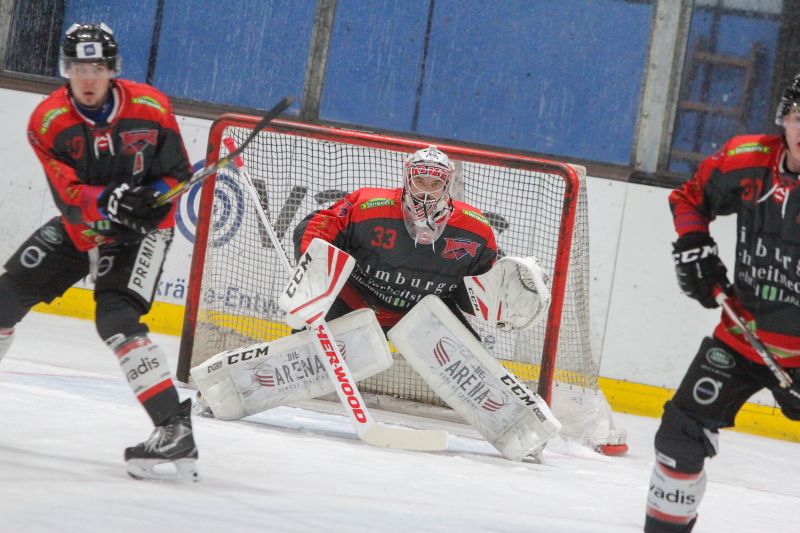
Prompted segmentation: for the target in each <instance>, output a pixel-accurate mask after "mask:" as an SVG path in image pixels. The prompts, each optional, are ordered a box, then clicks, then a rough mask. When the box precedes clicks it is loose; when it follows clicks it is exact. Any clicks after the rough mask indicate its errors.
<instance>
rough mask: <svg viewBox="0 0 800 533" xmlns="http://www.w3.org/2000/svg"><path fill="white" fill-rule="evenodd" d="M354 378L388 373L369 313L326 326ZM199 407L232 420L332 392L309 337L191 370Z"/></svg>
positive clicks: (235, 353)
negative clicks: (198, 394) (200, 405)
mask: <svg viewBox="0 0 800 533" xmlns="http://www.w3.org/2000/svg"><path fill="white" fill-rule="evenodd" d="M328 327H329V328H330V330H331V332H332V334H333V337H334V338H335V339H336V341H337V344H338V346H339V349H340V351H341V352H342V355H343V356H344V357H345V359H346V361H347V364H348V366H349V368H350V370H351V372H352V374H353V378H354V379H356V380H361V379H365V378H368V377H370V376H373V375H375V374H377V373H379V372H382V371H384V370H386V369H387V368H389V367H390V366H391V364H392V354H391V352H390V351H389V344H388V343H387V342H386V337H385V336H384V334H383V331H382V330H381V327H380V324H378V321H377V319H376V318H375V313H374V312H373V311H372V310H370V309H359V310H357V311H353V312H352V313H348V314H347V315H345V316H343V317H340V318H337V319H336V320H331V321H330V322H329V323H328ZM191 375H192V380H193V381H194V384H195V386H196V387H197V389H198V391H199V392H200V396H201V398H202V402H203V404H205V406H207V407H208V408H209V409H210V410H211V412H212V413H213V415H214V417H215V418H219V419H221V420H237V419H239V418H243V417H245V416H248V415H252V414H255V413H260V412H262V411H265V410H267V409H271V408H273V407H277V406H279V405H286V404H287V403H290V402H295V401H300V400H306V399H309V398H316V397H318V396H323V395H325V394H329V393H331V392H334V384H333V383H332V382H331V380H330V379H328V375H327V373H326V370H325V366H324V365H323V363H322V361H320V360H319V357H318V356H317V352H316V350H315V348H314V344H313V343H312V340H311V339H310V338H309V332H308V331H301V332H299V333H295V334H294V335H289V336H287V337H283V338H280V339H277V340H275V341H271V342H266V343H261V344H253V345H251V346H245V347H243V348H237V349H234V350H228V351H226V352H222V353H219V354H217V355H215V356H213V357H211V358H210V359H208V360H206V361H205V362H203V363H201V364H200V365H197V366H195V367H194V368H192V369H191Z"/></svg>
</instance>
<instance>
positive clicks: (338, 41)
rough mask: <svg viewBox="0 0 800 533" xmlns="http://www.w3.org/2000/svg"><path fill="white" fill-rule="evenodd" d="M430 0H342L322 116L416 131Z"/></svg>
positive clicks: (332, 46) (334, 33) (339, 1)
mask: <svg viewBox="0 0 800 533" xmlns="http://www.w3.org/2000/svg"><path fill="white" fill-rule="evenodd" d="M428 10H429V2H428V1H427V0H383V1H374V2H366V1H363V0H338V2H337V5H336V18H335V19H334V23H333V33H332V37H331V47H330V51H329V53H328V68H327V70H326V73H325V87H324V90H323V94H322V102H321V105H320V118H322V119H325V120H333V121H336V122H347V123H350V124H362V125H366V126H373V127H379V128H383V129H388V130H396V131H412V128H411V126H412V119H413V116H414V107H415V104H416V92H417V87H418V85H419V83H420V75H421V72H422V57H423V49H424V41H425V30H426V24H427V20H428Z"/></svg>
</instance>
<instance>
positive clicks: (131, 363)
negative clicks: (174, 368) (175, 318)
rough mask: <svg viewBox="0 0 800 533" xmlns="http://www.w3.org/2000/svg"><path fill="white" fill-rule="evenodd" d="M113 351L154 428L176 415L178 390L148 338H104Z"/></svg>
mask: <svg viewBox="0 0 800 533" xmlns="http://www.w3.org/2000/svg"><path fill="white" fill-rule="evenodd" d="M106 344H108V346H109V347H110V348H111V349H112V350H114V353H115V354H116V355H117V358H118V360H119V365H120V367H121V368H122V373H123V374H125V378H126V379H127V380H128V385H130V387H131V389H132V390H133V393H134V394H135V395H136V397H137V398H138V399H139V402H141V404H142V406H144V408H145V410H146V411H147V414H148V415H150V418H151V419H152V420H153V424H155V425H156V426H159V425H162V424H163V423H164V422H165V421H166V420H167V419H168V418H170V417H172V416H174V415H176V414H178V412H179V411H180V406H179V402H178V391H177V390H175V385H174V384H173V383H172V374H171V372H170V370H169V366H168V365H167V357H166V355H164V352H163V350H161V348H159V347H158V346H157V345H156V344H153V343H152V342H151V341H150V339H149V338H148V337H147V335H135V336H132V337H123V336H122V335H115V336H113V337H111V338H109V339H106Z"/></svg>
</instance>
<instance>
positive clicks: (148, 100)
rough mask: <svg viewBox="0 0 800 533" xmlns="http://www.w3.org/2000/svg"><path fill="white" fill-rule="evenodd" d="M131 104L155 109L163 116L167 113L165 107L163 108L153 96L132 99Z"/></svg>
mask: <svg viewBox="0 0 800 533" xmlns="http://www.w3.org/2000/svg"><path fill="white" fill-rule="evenodd" d="M131 103H134V104H139V105H146V106H148V107H152V108H153V109H158V111H159V112H160V113H162V114H163V113H166V112H167V110H166V109H164V106H162V105H161V104H160V103H159V101H158V100H156V99H155V98H153V97H152V96H137V97H136V98H131Z"/></svg>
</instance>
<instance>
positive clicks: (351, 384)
mask: <svg viewBox="0 0 800 533" xmlns="http://www.w3.org/2000/svg"><path fill="white" fill-rule="evenodd" d="M225 145H226V147H227V148H228V149H230V148H231V146H232V145H231V143H230V142H226V143H225ZM240 153H241V150H239V152H238V153H236V150H234V151H233V152H231V153H229V154H228V156H227V158H228V159H229V160H233V161H234V164H235V165H236V167H237V171H238V172H239V173H240V175H241V176H242V178H243V180H244V184H245V189H247V192H248V194H249V195H250V198H251V199H252V200H253V207H254V208H255V211H256V215H257V216H258V218H259V219H260V220H261V224H262V225H263V226H264V229H265V231H266V232H267V235H268V236H269V239H270V241H271V242H272V246H273V248H274V249H275V251H276V252H277V253H278V256H279V257H280V259H281V262H282V263H283V265H284V268H285V269H286V272H287V274H289V275H291V274H292V273H293V272H294V267H292V263H291V261H290V260H289V256H288V254H287V253H286V249H285V248H284V247H283V244H282V243H281V241H280V239H279V238H278V236H277V234H276V233H275V228H273V227H272V222H270V220H269V218H268V217H267V214H266V212H265V211H264V208H263V207H262V206H261V200H260V198H259V197H258V192H257V191H256V188H255V186H254V185H253V180H252V178H251V176H250V173H249V172H248V171H247V167H246V166H245V165H244V161H243V160H242V158H237V157H236V156H237V155H238V154H240ZM231 154H235V155H233V156H232V155H231ZM307 328H308V330H309V336H310V337H311V339H312V342H313V344H314V348H315V349H316V351H317V356H318V357H319V359H320V361H322V363H323V365H324V366H325V370H326V372H327V373H328V377H329V378H330V380H331V381H332V382H333V383H334V385H335V386H336V395H337V396H338V398H339V402H340V403H341V405H342V407H343V408H344V410H345V412H346V413H347V416H348V418H349V419H350V421H351V423H352V424H353V427H354V428H355V430H356V434H357V435H358V438H359V439H361V440H362V441H363V442H366V443H367V444H370V445H372V446H378V447H382V448H396V449H401V450H410V451H443V450H446V449H447V432H446V431H443V430H428V429H411V428H408V429H404V428H393V427H389V426H384V425H381V424H378V423H377V422H376V421H375V420H374V419H373V417H372V414H371V413H370V412H369V410H368V409H367V406H366V404H365V403H364V399H363V398H362V397H361V392H360V391H359V390H358V386H357V385H356V381H355V380H354V379H353V376H352V374H351V373H350V369H349V368H348V367H347V364H346V363H345V359H344V357H343V356H342V354H341V352H340V351H339V347H338V346H337V344H336V342H335V340H334V339H333V337H332V336H331V335H330V333H329V330H328V325H327V323H326V322H325V318H324V316H321V315H320V316H319V317H318V318H317V319H316V320H314V321H313V322H312V323H310V324H308V325H307Z"/></svg>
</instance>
